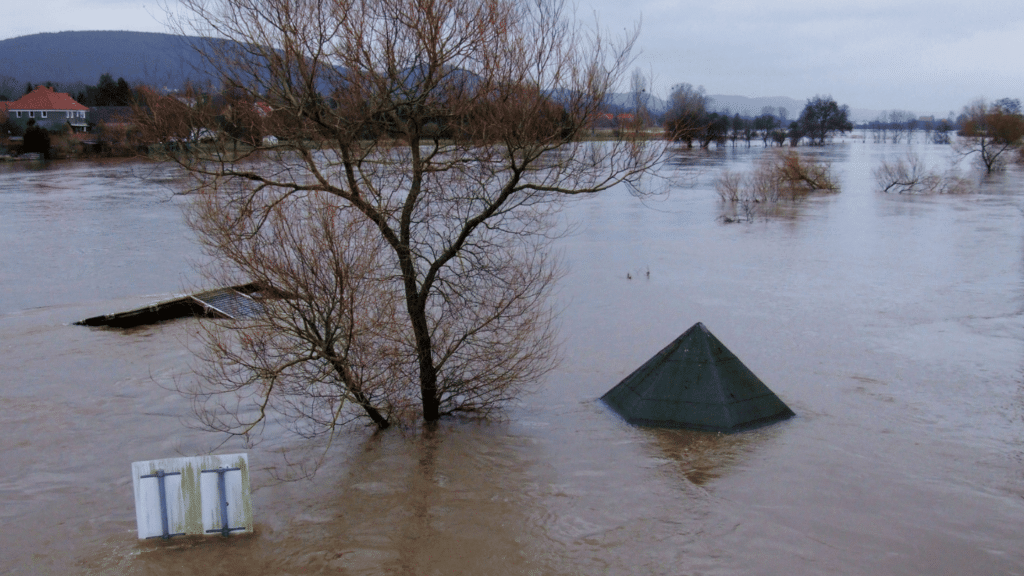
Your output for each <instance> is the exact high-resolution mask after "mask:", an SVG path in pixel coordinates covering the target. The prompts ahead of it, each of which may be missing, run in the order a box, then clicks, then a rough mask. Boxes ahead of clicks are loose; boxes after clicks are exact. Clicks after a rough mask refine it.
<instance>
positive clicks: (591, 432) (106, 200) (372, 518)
mask: <svg viewBox="0 0 1024 576" xmlns="http://www.w3.org/2000/svg"><path fill="white" fill-rule="evenodd" d="M915 149H916V150H917V151H918V152H919V153H921V154H924V155H925V156H926V157H927V158H928V159H929V160H930V161H932V162H933V163H941V162H943V161H944V159H945V154H946V152H945V149H943V148H939V147H932V146H926V145H921V144H918V145H915ZM903 150H905V147H903V146H888V147H887V146H885V145H878V144H871V143H863V142H856V141H854V142H848V143H842V144H836V145H834V146H831V147H828V148H825V149H821V150H812V149H804V150H803V151H805V152H813V153H815V154H819V155H823V156H824V157H826V158H827V159H828V160H830V161H831V162H833V166H834V168H835V169H836V170H837V172H838V174H839V175H840V178H841V183H842V186H843V191H842V193H841V194H838V195H835V196H828V197H819V198H812V199H809V200H807V201H804V202H801V203H799V204H796V205H792V206H787V207H785V210H783V211H782V213H780V214H779V215H777V216H776V217H774V218H772V219H770V220H758V221H756V222H753V223H748V224H726V223H723V222H722V221H720V220H718V219H717V217H718V216H719V215H720V213H721V208H720V206H719V204H718V200H717V197H716V196H715V194H714V192H713V187H712V182H713V179H714V177H715V175H716V174H717V172H718V171H719V170H721V169H722V168H723V167H728V168H732V169H737V168H739V169H742V168H744V167H747V166H749V164H750V162H751V161H752V160H753V159H754V158H755V157H756V156H757V155H758V154H760V153H761V150H760V149H758V148H754V149H751V150H747V149H744V148H739V149H737V150H735V151H733V150H731V149H728V150H723V151H712V152H710V153H705V154H701V153H693V154H687V155H680V156H679V157H678V158H677V159H676V161H675V162H674V163H673V165H672V166H670V167H669V168H670V169H673V170H677V171H678V172H679V174H682V175H688V176H689V177H688V178H681V179H680V180H681V181H685V182H688V184H689V185H688V186H686V187H681V188H678V189H676V190H674V191H673V192H672V194H671V195H670V196H669V197H667V198H661V199H655V200H648V201H646V202H641V201H639V200H637V199H635V198H633V197H631V196H630V195H628V194H627V193H626V192H625V191H622V190H616V191H612V192H610V193H608V194H605V195H604V196H602V197H599V198H592V199H588V200H585V201H581V202H579V203H576V204H573V205H572V206H571V207H570V208H569V211H568V213H569V215H570V216H571V218H572V219H573V220H575V221H576V222H577V223H578V226H577V228H576V231H575V232H574V233H573V234H572V235H571V236H569V237H567V238H565V239H563V240H562V241H560V247H561V249H562V250H563V252H564V255H565V259H566V260H567V262H568V264H569V265H570V266H571V273H570V274H569V275H568V276H567V277H566V278H565V279H564V281H563V282H562V284H561V290H560V293H559V298H560V299H562V304H563V308H564V310H563V312H562V314H561V317H560V325H561V333H562V337H563V339H564V342H565V345H564V356H565V362H564V363H563V365H562V367H561V368H560V369H559V370H558V371H556V372H554V373H552V374H551V375H550V376H548V377H547V378H546V379H545V380H544V381H543V382H539V383H538V385H537V390H536V391H535V392H534V393H533V394H531V395H528V396H526V397H524V398H523V399H522V401H521V402H520V403H519V404H517V405H515V406H511V407H510V408H509V410H508V412H507V415H506V418H505V419H504V420H502V421H495V422H490V423H484V424H481V423H467V422H447V423H445V424H444V425H442V426H440V427H439V429H437V430H435V431H432V432H423V431H418V430H392V431H387V432H385V433H382V434H376V435H374V434H370V433H368V432H365V431H361V430H356V431H354V432H353V433H351V434H348V435H346V436H345V437H344V438H343V439H342V440H341V441H338V442H336V443H335V444H334V445H333V446H332V447H330V449H329V450H328V451H327V452H326V455H325V457H324V458H323V461H322V463H321V464H320V466H319V470H318V472H317V474H316V475H315V476H314V477H313V478H312V479H300V480H295V481H288V482H285V481H282V480H281V478H283V477H289V476H295V474H296V473H297V472H298V470H297V469H296V468H295V467H294V466H289V463H303V462H307V463H308V460H309V458H313V457H315V456H316V455H317V454H320V452H319V451H318V450H317V449H316V447H313V450H309V448H310V447H309V446H308V445H306V444H304V443H302V442H300V441H298V440H295V439H294V438H291V437H288V436H286V435H282V434H279V433H278V432H277V431H276V430H275V429H271V430H268V433H267V434H266V435H265V438H264V442H263V443H262V444H260V445H258V446H256V447H254V448H251V449H248V450H247V451H248V453H249V460H250V463H251V465H252V467H253V475H252V482H253V489H254V494H253V502H254V507H255V518H256V532H255V534H253V535H250V536H232V537H229V538H226V539H224V538H220V537H211V538H196V539H178V540H172V541H170V542H167V543H164V542H139V541H137V540H136V534H135V516H134V501H133V496H132V486H131V479H130V465H131V462H133V461H136V460H149V459H154V458H164V457H173V456H178V455H194V454H200V453H204V452H207V451H209V450H211V449H216V450H217V451H218V452H229V451H235V450H239V449H241V448H242V447H240V446H239V445H237V444H227V445H224V446H220V447H217V445H218V443H219V442H220V441H221V440H222V439H221V438H220V437H218V436H215V435H211V434H208V433H205V432H201V431H197V430H194V429H192V428H190V427H189V420H188V419H187V415H188V414H189V406H188V404H187V402H186V401H185V400H183V399H182V398H181V397H179V396H178V395H177V394H176V393H174V392H173V391H170V390H169V389H170V388H172V387H173V385H174V382H175V379H176V378H182V377H186V376H187V371H188V364H189V361H190V355H189V352H188V351H187V349H186V347H185V344H186V343H187V339H188V333H189V330H190V327H192V326H193V324H192V322H194V321H192V320H183V321H174V322H168V323H164V324H160V325H155V326H149V327H142V328H137V329H132V330H110V329H98V328H85V327H80V326H72V325H71V322H73V321H75V320H79V319H81V318H85V317H89V316H93V315H97V314H102V313H107V312H112V311H117V310H122V309H127V308H131V307H134V306H137V305H141V304H143V303H146V302H149V301H153V300H157V299H161V298H164V297H167V296H169V295H170V294H171V293H174V292H180V291H182V290H183V289H185V288H191V287H193V283H194V282H195V277H196V276H195V274H194V273H193V272H192V271H191V270H192V264H193V260H195V259H197V258H198V257H199V256H198V254H199V251H198V248H197V247H196V246H195V245H194V244H193V243H192V241H191V239H190V234H189V232H188V231H187V230H186V228H185V227H184V226H183V224H182V221H181V216H180V210H179V208H180V203H181V202H183V201H184V200H182V199H180V198H174V197H172V196H171V193H170V190H171V188H170V187H172V186H173V179H174V174H173V172H171V171H170V170H169V169H167V168H164V167H153V166H151V165H148V164H141V163H87V162H76V163H52V164H50V165H47V166H45V167H37V166H25V165H17V166H0V248H2V250H0V431H2V443H0V573H3V574H44V575H45V574H227V573H232V574H321V573H326V574H336V573H338V574H587V575H589V574H709V575H711V574H786V573H790V574H830V575H831V574H864V575H878V574H908V575H919V574H1020V573H1024V549H1022V547H1021V546H1020V539H1021V533H1022V528H1024V448H1022V446H1024V371H1022V366H1024V213H1022V208H1024V184H1022V183H1024V174H1022V173H1021V171H1020V170H1019V169H1017V168H1011V169H1010V170H1009V171H1007V172H1005V173H1002V174H998V175H996V176H995V177H993V178H989V179H985V180H983V181H982V182H981V184H980V188H979V192H978V193H977V194H973V195H969V196H930V197H907V196H893V195H884V194H881V193H878V192H876V191H875V189H874V184H873V181H872V179H871V170H872V169H873V168H874V167H875V166H876V165H877V163H878V162H879V161H880V158H881V157H882V156H883V155H885V154H897V153H900V152H902V151H903ZM647 271H649V272H650V277H649V278H648V277H647ZM627 273H629V274H630V275H631V276H632V280H627V278H626V275H627ZM697 321H702V322H704V323H705V325H707V326H708V328H709V329H710V330H711V331H712V332H714V333H715V334H716V335H717V336H718V337H719V338H720V339H721V340H722V341H723V342H724V343H725V344H726V345H727V346H729V347H730V348H731V349H732V350H733V351H734V352H735V353H736V354H737V355H738V356H739V357H740V358H741V359H742V360H743V361H744V362H745V363H746V364H747V365H748V366H749V367H750V368H751V369H752V370H753V371H754V372H755V373H756V374H757V375H758V376H760V378H761V379H762V380H763V381H764V382H765V383H766V384H768V386H769V387H771V388H772V389H773V390H774V391H775V392H776V393H777V394H778V395H779V396H780V397H781V398H782V399H783V400H784V401H785V402H786V403H788V404H789V405H790V406H791V407H792V408H793V409H794V410H795V411H796V413H797V417H796V418H794V419H791V420H789V421H786V422H783V423H781V424H778V425H775V426H772V427H769V428H763V429H760V430H757V431H753V432H748V433H743V434H738V435H731V436H723V435H716V434H708V433H693V432H683V431H658V430H651V429H643V428H634V427H631V426H629V425H626V424H624V423H623V422H622V421H621V420H619V419H618V418H617V417H616V416H614V415H613V414H611V413H610V412H609V411H608V410H606V409H605V408H604V407H603V406H602V405H601V404H599V403H598V402H597V398H598V397H599V396H600V395H601V394H603V393H604V392H605V391H607V390H608V389H609V388H611V387H612V386H614V385H615V384H616V383H617V382H618V381H619V380H620V379H621V378H623V377H624V376H625V375H626V374H628V373H629V372H631V371H632V370H633V369H635V368H636V367H637V366H639V365H640V364H641V363H642V362H643V361H645V360H646V359H647V358H648V357H649V356H651V355H652V354H654V353H655V352H657V351H658V350H659V349H660V348H661V347H662V346H664V345H665V344H667V343H668V342H669V341H671V340H672V339H673V338H675V337H676V336H678V335H679V334H680V333H682V332H683V331H684V330H686V329H687V328H689V327H690V326H691V325H692V324H693V323H695V322H697Z"/></svg>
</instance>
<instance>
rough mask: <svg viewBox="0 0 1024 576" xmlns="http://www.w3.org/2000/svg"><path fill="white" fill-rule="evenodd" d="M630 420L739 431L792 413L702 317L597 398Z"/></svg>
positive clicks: (768, 422)
mask: <svg viewBox="0 0 1024 576" xmlns="http://www.w3.org/2000/svg"><path fill="white" fill-rule="evenodd" d="M601 400H603V401H604V402H605V403H606V404H608V406H610V407H611V408H612V409H613V410H615V411H616V412H618V413H619V414H620V415H622V417H623V418H625V419H626V421H627V422H629V423H630V424H639V425H643V426H657V427H663V428H692V429H696V430H711V431H717V432H737V431H740V430H747V429H750V428H756V427H758V426H764V425H767V424H771V423H773V422H776V421H778V420H784V419H786V418H789V417H790V416H793V411H792V410H790V409H789V407H788V406H786V405H785V404H784V403H783V402H782V400H780V399H779V397H778V396H776V395H775V393H774V392H772V391H771V390H769V389H768V387H767V386H765V385H764V383H763V382H761V380H759V379H758V377H757V376H755V375H754V373H753V372H751V371H750V369H748V368H747V367H746V366H744V365H743V363H742V362H740V359H739V358H737V357H736V355H735V354H733V353H732V352H730V351H729V349H728V348H726V347H725V345H724V344H722V343H721V342H720V341H719V340H718V338H715V336H714V334H712V333H711V332H709V331H708V329H707V328H706V327H705V326H704V325H703V324H701V323H700V322H698V323H696V324H694V325H693V327H692V328H690V329H689V330H687V331H686V332H683V334H682V335H681V336H680V337H679V338H676V339H675V340H674V341H673V342H672V343H671V344H669V345H668V346H666V347H665V348H664V349H663V350H662V351H661V352H658V353H657V354H655V355H654V357H653V358H651V359H650V360H648V361H647V362H646V363H644V365H643V366H641V367H640V368H638V369H637V370H636V371H635V372H633V373H632V374H630V375H629V376H627V377H626V378H625V379H624V380H623V381H622V382H619V384H618V385H616V386H615V387H614V388H612V389H611V390H609V391H608V392H607V393H606V394H605V395H604V396H602V397H601Z"/></svg>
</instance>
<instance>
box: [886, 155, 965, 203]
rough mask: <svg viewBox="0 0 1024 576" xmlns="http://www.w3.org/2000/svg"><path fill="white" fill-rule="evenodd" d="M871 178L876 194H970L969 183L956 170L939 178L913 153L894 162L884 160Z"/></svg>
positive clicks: (951, 170) (940, 175)
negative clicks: (875, 185)
mask: <svg viewBox="0 0 1024 576" xmlns="http://www.w3.org/2000/svg"><path fill="white" fill-rule="evenodd" d="M874 174H875V182H876V183H877V184H878V188H879V190H881V191H882V192H886V193H895V194H967V193H969V192H972V191H973V186H971V183H970V182H969V181H968V180H967V179H966V178H964V177H963V176H961V175H960V173H959V172H957V171H956V170H955V169H953V168H951V169H950V170H948V171H947V172H946V173H944V174H940V173H939V172H937V171H935V170H932V169H931V168H929V167H928V166H926V165H925V164H924V163H923V162H922V161H921V158H920V157H919V156H917V155H916V154H912V153H907V154H906V155H905V156H903V157H902V158H899V159H897V160H896V161H894V162H890V161H889V160H883V161H882V165H881V166H879V167H878V168H876V169H875V172H874Z"/></svg>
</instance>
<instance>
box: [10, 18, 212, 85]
mask: <svg viewBox="0 0 1024 576" xmlns="http://www.w3.org/2000/svg"><path fill="white" fill-rule="evenodd" d="M190 40H195V39H194V38H193V39H189V38H182V37H180V36H175V35H172V34H159V33H154V32H118V31H102V32H100V31H97V32H53V33H43V34H31V35H28V36H19V37H17V38H9V39H7V40H0V63H2V64H0V89H3V88H7V90H10V89H11V87H16V88H15V89H14V91H15V92H16V93H15V94H11V96H12V97H18V96H20V95H21V94H22V93H23V92H24V87H25V84H26V83H27V82H31V83H33V84H43V83H45V82H52V83H54V84H56V85H61V86H63V85H70V84H77V83H79V82H82V83H85V84H95V83H96V81H97V79H98V78H99V77H100V75H101V74H106V73H109V74H110V75H111V76H112V77H114V78H124V79H125V80H127V81H128V83H129V84H133V85H134V84H136V83H144V84H148V85H150V86H154V87H163V86H167V87H172V88H176V87H179V86H181V85H182V84H184V82H185V81H186V80H187V79H192V80H194V81H199V82H201V81H202V80H203V79H204V78H203V75H202V74H201V73H198V72H197V70H201V69H202V66H201V60H200V59H199V57H198V56H197V54H196V53H195V51H194V50H193V49H192V48H191V47H190V46H189V42H190Z"/></svg>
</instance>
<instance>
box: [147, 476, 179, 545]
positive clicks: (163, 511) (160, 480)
mask: <svg viewBox="0 0 1024 576" xmlns="http://www.w3.org/2000/svg"><path fill="white" fill-rule="evenodd" d="M175 475H181V472H164V471H163V470H157V471H156V474H146V475H145V476H139V478H156V481H157V485H158V486H159V487H160V525H161V527H162V528H163V534H162V535H160V536H150V538H163V539H164V540H167V539H168V538H170V537H171V536H184V535H185V533H184V532H178V533H176V534H171V533H170V532H171V531H170V528H169V527H168V522H167V490H166V489H165V488H164V478H165V477H167V476H175Z"/></svg>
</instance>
